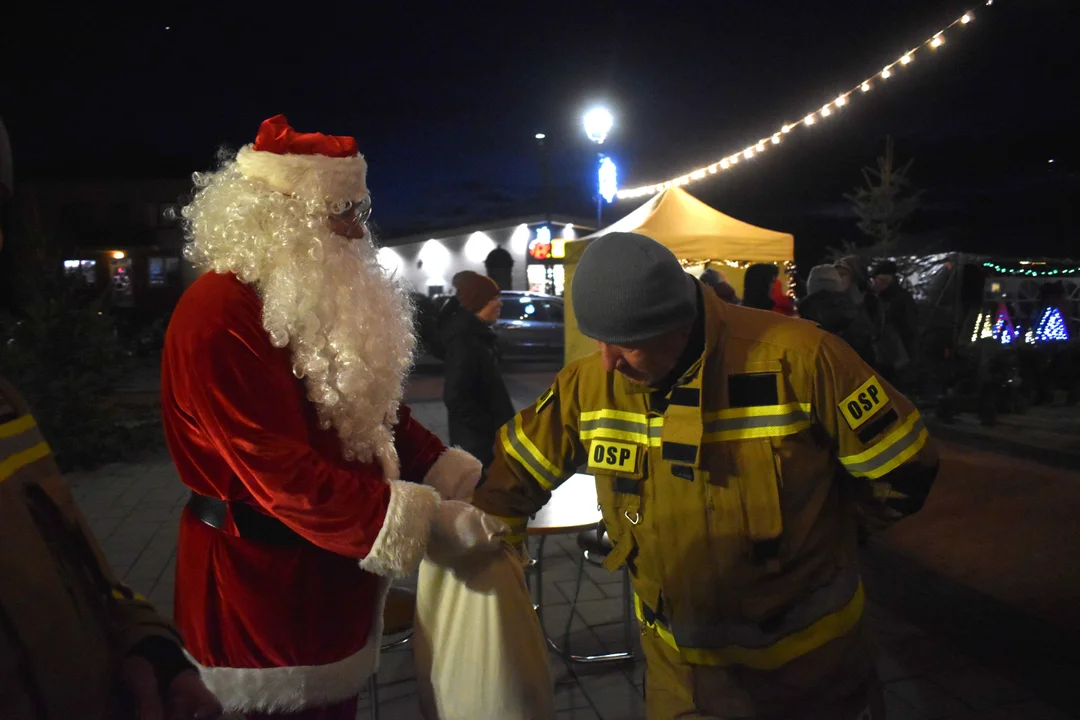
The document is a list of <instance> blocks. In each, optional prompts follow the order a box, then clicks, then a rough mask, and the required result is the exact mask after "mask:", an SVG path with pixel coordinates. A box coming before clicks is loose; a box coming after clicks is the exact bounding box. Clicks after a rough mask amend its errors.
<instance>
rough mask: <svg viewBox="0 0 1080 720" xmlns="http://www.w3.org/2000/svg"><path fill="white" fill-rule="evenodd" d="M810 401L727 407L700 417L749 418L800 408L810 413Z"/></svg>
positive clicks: (714, 418)
mask: <svg viewBox="0 0 1080 720" xmlns="http://www.w3.org/2000/svg"><path fill="white" fill-rule="evenodd" d="M811 407H812V406H811V404H810V403H798V402H790V403H784V404H783V405H755V406H753V407H742V408H727V409H726V410H716V411H713V412H707V413H704V414H703V415H702V419H703V420H704V421H705V422H710V421H712V420H727V419H730V418H749V417H762V416H764V415H787V414H789V413H791V412H794V411H796V410H801V411H802V412H803V413H805V414H807V415H809V414H810V408H811Z"/></svg>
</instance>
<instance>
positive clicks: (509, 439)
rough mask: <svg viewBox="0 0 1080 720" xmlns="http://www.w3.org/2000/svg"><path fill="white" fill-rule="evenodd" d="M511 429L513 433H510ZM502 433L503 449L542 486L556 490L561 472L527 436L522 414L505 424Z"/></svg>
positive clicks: (549, 489) (548, 489)
mask: <svg viewBox="0 0 1080 720" xmlns="http://www.w3.org/2000/svg"><path fill="white" fill-rule="evenodd" d="M511 431H512V432H513V435H511V434H510V433H511ZM501 433H502V445H503V449H504V450H506V452H507V453H508V454H509V455H510V456H511V457H513V458H514V459H515V460H517V461H518V463H520V464H521V466H522V467H523V468H525V469H526V470H527V471H528V473H529V474H530V475H532V477H533V479H535V480H536V482H537V483H539V485H540V487H542V488H544V489H545V490H547V491H548V492H550V491H552V490H554V489H555V486H556V485H558V484H559V480H560V475H561V473H560V472H559V471H558V470H556V469H555V466H554V465H552V464H551V463H550V462H548V460H547V458H545V457H544V456H543V455H541V454H540V451H539V450H537V449H536V446H535V445H533V443H532V441H530V440H529V439H528V438H527V437H525V433H524V432H523V431H522V429H521V416H520V415H516V416H515V417H514V419H513V421H512V422H509V423H507V424H506V425H504V426H503V428H502V431H501Z"/></svg>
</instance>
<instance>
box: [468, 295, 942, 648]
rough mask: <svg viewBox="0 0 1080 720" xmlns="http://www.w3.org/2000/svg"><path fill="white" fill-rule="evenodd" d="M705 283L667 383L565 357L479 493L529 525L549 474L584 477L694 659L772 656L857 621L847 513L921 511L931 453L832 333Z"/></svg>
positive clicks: (882, 522) (653, 606)
mask: <svg viewBox="0 0 1080 720" xmlns="http://www.w3.org/2000/svg"><path fill="white" fill-rule="evenodd" d="M699 297H700V300H699V307H701V308H703V311H704V335H705V344H704V347H705V350H704V354H703V355H702V356H701V357H700V358H699V359H698V360H697V361H696V362H695V363H694V364H693V365H692V366H691V368H690V369H689V371H688V372H687V373H686V374H685V375H684V376H683V377H682V378H681V379H680V380H679V381H677V382H676V384H675V386H674V387H673V389H672V390H671V391H670V393H668V394H667V395H666V397H655V396H654V395H651V394H650V388H647V387H644V386H641V385H635V384H634V383H632V382H631V381H629V380H627V379H626V378H625V377H624V376H622V375H620V374H619V373H609V372H605V371H604V369H603V367H602V366H601V361H600V358H599V355H593V356H590V357H586V358H583V359H581V360H579V361H577V362H574V363H572V364H571V365H569V366H567V367H566V368H565V369H563V370H562V371H561V372H560V373H559V375H558V377H557V378H556V380H555V383H554V385H553V386H552V387H551V388H550V389H549V390H548V391H547V392H545V393H544V394H543V395H542V396H541V397H540V398H539V399H538V400H537V402H536V403H535V404H533V405H532V406H531V407H529V408H526V409H525V410H523V411H522V412H521V413H519V414H518V415H517V416H516V417H515V418H514V419H513V420H512V421H511V422H510V423H509V424H507V425H506V426H505V427H503V428H502V430H501V431H500V435H499V437H498V440H497V441H496V457H495V461H494V464H493V465H492V466H491V468H490V469H489V470H488V471H487V475H486V481H485V482H484V484H483V485H482V486H481V487H480V488H478V490H477V492H476V495H475V497H474V503H475V504H476V505H477V506H479V507H480V508H482V509H483V510H485V511H487V512H490V513H492V514H494V515H497V516H500V517H502V518H503V519H504V520H505V521H507V522H508V523H510V525H511V527H512V529H513V532H514V536H515V538H517V539H523V537H524V532H525V529H526V524H527V520H528V517H529V516H530V515H531V514H534V513H536V511H537V510H538V509H539V508H540V507H541V506H542V505H543V504H544V503H545V502H547V500H548V498H549V497H550V496H551V491H552V490H554V489H555V488H556V487H558V485H559V483H561V482H562V481H563V480H564V479H566V478H567V477H569V476H570V475H572V474H573V473H574V472H577V471H578V470H579V469H581V470H583V471H587V472H589V473H591V474H593V475H595V477H596V491H597V495H598V496H599V503H600V506H601V509H602V511H603V517H604V522H605V524H606V526H607V529H608V532H609V534H610V537H611V539H612V541H613V542H614V544H615V548H614V550H613V551H612V552H611V554H610V555H609V556H608V558H607V560H606V562H605V565H606V566H607V567H608V568H609V569H615V568H618V567H620V566H622V565H623V564H624V563H627V564H629V567H630V569H631V573H632V577H633V585H634V590H635V592H636V595H637V597H638V611H639V616H640V617H642V619H643V620H644V621H645V622H646V623H647V624H649V625H654V626H655V627H656V628H657V630H658V631H659V633H660V635H661V636H662V637H663V638H664V639H665V640H666V641H667V642H668V643H669V644H670V645H672V646H673V647H675V648H676V649H678V650H679V652H680V654H681V655H682V657H683V658H684V659H685V660H686V661H688V662H690V663H692V664H698V665H712V666H731V665H739V666H746V667H749V668H754V669H759V670H772V669H776V668H779V667H781V666H783V665H784V664H786V663H788V662H790V661H792V660H794V659H795V658H798V657H801V656H803V655H805V654H807V653H809V652H811V651H813V650H815V649H817V648H819V647H821V646H822V645H824V644H825V643H827V642H829V641H830V640H832V639H834V638H838V637H841V636H844V635H846V634H848V633H851V632H852V630H853V629H854V628H855V627H856V625H857V624H858V622H859V620H860V617H861V615H862V611H863V591H862V585H861V581H860V579H859V573H858V569H857V566H856V557H855V552H856V543H855V542H854V537H855V532H854V531H855V523H856V517H857V516H858V517H859V518H860V519H861V521H862V522H863V523H864V524H865V525H867V526H869V527H870V528H871V529H880V528H882V527H885V526H888V525H889V524H891V523H893V522H895V521H896V520H899V519H901V518H903V517H904V516H906V515H908V514H910V513H913V512H915V511H917V510H918V509H919V508H920V507H921V506H922V503H923V501H924V499H925V498H926V495H927V493H928V492H929V489H930V485H931V483H932V482H933V479H934V476H935V474H936V472H937V464H938V461H937V452H936V450H935V448H934V445H933V443H932V442H931V441H930V440H929V438H928V437H927V431H926V428H925V427H924V426H923V422H922V420H921V419H920V417H919V413H918V411H917V410H916V409H915V408H914V407H913V406H912V404H911V403H910V402H909V401H908V400H907V399H906V398H904V397H903V396H902V395H900V393H898V392H897V391H896V390H895V389H894V388H892V387H891V386H890V385H889V384H887V383H886V382H885V381H883V380H882V379H881V377H880V376H879V375H877V374H875V372H874V371H873V370H872V369H871V368H870V367H869V366H867V365H866V364H865V363H864V362H863V361H862V360H861V359H860V358H859V356H858V355H857V354H856V353H855V351H853V350H852V349H851V348H850V347H848V346H847V345H846V344H845V343H844V342H843V341H841V340H839V339H838V338H836V337H835V336H833V335H831V334H829V333H826V332H824V331H822V330H821V329H819V328H818V327H817V326H816V325H813V324H811V323H809V322H806V321H803V320H798V319H791V318H787V317H783V316H781V315H779V314H777V313H769V312H763V311H759V310H753V309H749V308H742V307H737V306H733V305H727V304H725V303H722V302H721V301H720V300H719V299H718V298H716V297H715V296H714V295H713V293H701V294H699ZM586 468H587V470H586Z"/></svg>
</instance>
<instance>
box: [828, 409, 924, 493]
mask: <svg viewBox="0 0 1080 720" xmlns="http://www.w3.org/2000/svg"><path fill="white" fill-rule="evenodd" d="M927 439H929V433H927V431H926V427H924V426H923V423H922V418H920V417H919V413H918V411H917V410H916V411H913V412H912V413H911V415H909V416H908V419H907V420H905V421H904V423H903V424H902V425H901V426H900V427H898V428H896V429H895V430H893V431H892V432H891V433H889V434H888V435H886V436H885V437H884V438H882V439H881V440H880V441H879V442H877V443H876V444H874V446H873V447H871V448H868V449H866V450H864V451H863V452H861V453H858V454H855V455H845V456H844V457H841V458H840V462H841V463H842V464H843V465H844V468H845V469H847V471H848V472H849V473H850V474H851V475H853V476H855V477H865V478H870V479H874V478H879V477H881V476H882V475H885V474H886V473H889V472H891V471H893V470H895V469H896V468H898V467H900V466H901V465H903V464H904V463H905V462H907V461H908V460H909V459H911V458H912V457H913V456H914V455H915V454H916V453H918V452H919V451H920V450H921V449H922V448H923V446H924V445H926V441H927Z"/></svg>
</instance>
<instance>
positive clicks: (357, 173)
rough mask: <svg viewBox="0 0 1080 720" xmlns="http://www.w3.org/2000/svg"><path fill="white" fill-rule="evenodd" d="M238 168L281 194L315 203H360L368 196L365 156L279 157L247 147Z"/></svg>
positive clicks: (239, 158)
mask: <svg viewBox="0 0 1080 720" xmlns="http://www.w3.org/2000/svg"><path fill="white" fill-rule="evenodd" d="M236 166H237V168H239V170H240V172H241V173H242V174H243V175H244V177H246V178H248V179H249V180H260V181H262V182H264V183H266V184H267V185H269V186H270V187H271V188H273V189H274V190H277V191H278V192H283V193H288V194H290V195H296V196H298V197H304V198H308V199H312V200H319V199H322V200H327V201H329V202H341V201H346V200H359V199H361V198H363V197H364V196H366V195H367V194H368V189H367V162H366V161H365V160H364V156H363V155H354V156H353V157H345V158H335V157H327V156H326V155H279V154H277V153H272V152H266V151H263V150H256V149H255V146H254V145H246V146H244V147H243V148H241V149H240V152H239V153H237V154H236Z"/></svg>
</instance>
